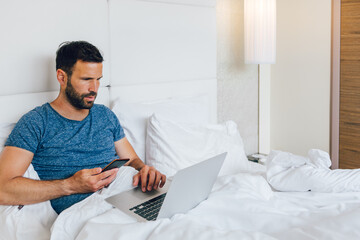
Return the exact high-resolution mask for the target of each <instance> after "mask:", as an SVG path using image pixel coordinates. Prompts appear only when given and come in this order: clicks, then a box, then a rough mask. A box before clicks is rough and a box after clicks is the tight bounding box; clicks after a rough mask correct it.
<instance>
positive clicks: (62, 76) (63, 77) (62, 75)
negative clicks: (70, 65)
mask: <svg viewBox="0 0 360 240" xmlns="http://www.w3.org/2000/svg"><path fill="white" fill-rule="evenodd" d="M56 78H57V80H58V82H59V83H60V86H66V82H67V74H66V72H64V71H63V70H62V69H58V70H56Z"/></svg>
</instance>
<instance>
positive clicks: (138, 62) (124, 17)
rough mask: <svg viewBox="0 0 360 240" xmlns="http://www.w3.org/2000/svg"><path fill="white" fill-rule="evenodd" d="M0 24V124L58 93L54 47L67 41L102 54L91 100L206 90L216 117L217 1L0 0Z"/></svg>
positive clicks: (152, 97) (145, 97)
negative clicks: (91, 46) (83, 43)
mask: <svg viewBox="0 0 360 240" xmlns="http://www.w3.org/2000/svg"><path fill="white" fill-rule="evenodd" d="M0 29H1V30H2V33H3V34H2V37H1V38H0V43H1V44H0V52H1V54H0V72H1V76H2V79H1V83H2V84H1V88H0V109H1V111H2V114H0V122H16V121H17V120H18V119H19V118H20V116H22V115H23V114H24V113H26V112H27V111H29V110H31V109H33V108H34V107H35V106H39V105H42V104H43V103H45V102H50V101H52V100H54V99H55V98H56V96H57V94H58V89H59V84H58V82H57V80H56V72H55V52H56V50H57V48H58V46H59V44H60V43H62V42H64V41H71V40H86V41H89V42H91V43H93V44H94V45H96V46H97V47H99V49H100V50H101V51H102V52H103V55H104V59H105V62H104V69H103V76H104V78H103V79H102V81H101V88H100V90H99V91H100V92H99V94H98V98H97V101H96V102H97V103H103V104H105V105H107V106H110V102H111V101H113V100H114V99H115V98H117V97H120V98H122V99H124V100H126V101H135V100H141V101H148V100H155V99H164V98H171V97H179V96H199V95H207V96H209V99H210V101H209V104H210V106H209V107H210V109H211V116H210V121H211V122H216V117H217V111H216V107H217V97H216V96H217V81H216V9H215V0H194V1H191V0H160V1H157V0H76V1H73V0H61V1H60V0H51V1H48V0H32V1H28V0H13V1H1V2H0ZM110 93H111V95H110Z"/></svg>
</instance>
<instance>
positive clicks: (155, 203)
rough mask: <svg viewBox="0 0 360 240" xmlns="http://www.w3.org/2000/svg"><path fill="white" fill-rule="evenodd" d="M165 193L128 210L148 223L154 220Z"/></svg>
mask: <svg viewBox="0 0 360 240" xmlns="http://www.w3.org/2000/svg"><path fill="white" fill-rule="evenodd" d="M165 196H166V193H163V194H161V195H159V196H157V197H155V198H152V199H150V200H148V201H146V202H143V203H141V204H139V205H137V206H135V207H133V208H130V209H129V210H130V211H133V212H134V213H136V214H137V215H139V216H140V217H142V218H145V219H146V220H148V221H153V220H156V218H157V216H158V214H159V212H160V208H161V205H162V203H163V202H164V199H165Z"/></svg>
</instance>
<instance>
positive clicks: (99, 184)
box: [67, 168, 119, 194]
mask: <svg viewBox="0 0 360 240" xmlns="http://www.w3.org/2000/svg"><path fill="white" fill-rule="evenodd" d="M101 170H102V169H101V168H93V169H83V170H80V171H78V172H76V173H75V174H74V175H73V176H72V177H70V178H68V179H67V180H68V186H69V189H70V190H71V192H70V193H69V194H73V193H89V192H96V191H98V190H100V189H102V188H104V187H105V186H108V185H109V184H110V183H111V182H112V181H113V180H114V179H115V177H116V173H117V172H118V171H119V169H118V168H114V169H111V170H109V171H105V172H101Z"/></svg>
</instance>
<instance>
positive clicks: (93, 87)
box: [89, 79, 100, 92]
mask: <svg viewBox="0 0 360 240" xmlns="http://www.w3.org/2000/svg"><path fill="white" fill-rule="evenodd" d="M99 85H100V84H99V81H98V80H96V79H95V80H91V82H90V86H89V91H90V92H97V90H98V88H99Z"/></svg>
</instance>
